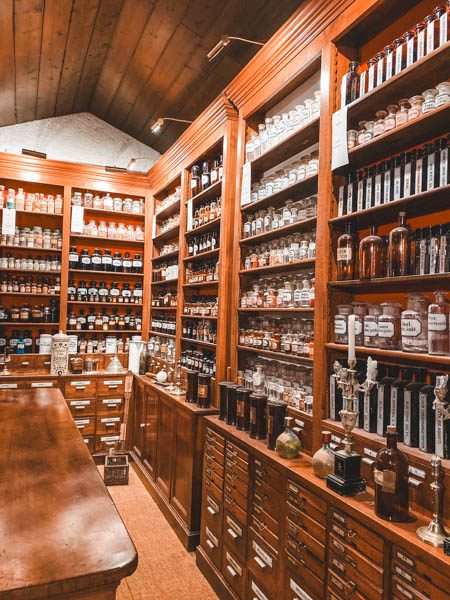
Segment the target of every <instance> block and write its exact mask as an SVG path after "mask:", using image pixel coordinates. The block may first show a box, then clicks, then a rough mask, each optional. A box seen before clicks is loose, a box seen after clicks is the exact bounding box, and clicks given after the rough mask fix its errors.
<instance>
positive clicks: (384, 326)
mask: <svg viewBox="0 0 450 600" xmlns="http://www.w3.org/2000/svg"><path fill="white" fill-rule="evenodd" d="M380 306H381V309H382V311H383V314H381V315H380V316H379V317H378V347H379V348H382V349H384V350H397V349H398V348H400V339H401V338H400V320H401V312H400V311H401V308H402V306H401V304H398V303H397V302H383V303H382V304H381V305H380Z"/></svg>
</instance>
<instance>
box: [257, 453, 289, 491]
mask: <svg viewBox="0 0 450 600" xmlns="http://www.w3.org/2000/svg"><path fill="white" fill-rule="evenodd" d="M253 464H254V474H255V482H256V480H259V481H263V482H265V483H267V484H268V485H270V486H271V487H273V488H275V490H277V491H279V490H282V489H283V476H282V475H281V473H280V472H279V471H277V470H276V469H274V468H273V467H270V466H269V465H268V464H267V463H265V462H263V461H261V460H259V458H255V460H254V463H253Z"/></svg>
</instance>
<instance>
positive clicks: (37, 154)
mask: <svg viewBox="0 0 450 600" xmlns="http://www.w3.org/2000/svg"><path fill="white" fill-rule="evenodd" d="M22 154H25V156H34V157H35V158H47V154H46V153H45V152H38V151H37V150H28V149H27V148H22Z"/></svg>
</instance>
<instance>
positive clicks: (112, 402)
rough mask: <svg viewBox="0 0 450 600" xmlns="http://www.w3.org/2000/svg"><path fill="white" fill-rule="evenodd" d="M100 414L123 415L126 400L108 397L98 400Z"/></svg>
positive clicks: (118, 397) (120, 397)
mask: <svg viewBox="0 0 450 600" xmlns="http://www.w3.org/2000/svg"><path fill="white" fill-rule="evenodd" d="M96 404H97V413H98V414H104V415H109V414H114V415H121V414H122V413H123V406H124V399H123V397H122V396H107V397H98V398H97V403H96Z"/></svg>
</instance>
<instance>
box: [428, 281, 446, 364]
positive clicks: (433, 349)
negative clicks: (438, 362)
mask: <svg viewBox="0 0 450 600" xmlns="http://www.w3.org/2000/svg"><path fill="white" fill-rule="evenodd" d="M446 296H447V292H445V291H442V290H438V291H436V292H434V297H435V301H434V302H433V303H432V304H430V306H429V307H428V353H429V354H437V355H448V354H449V353H450V347H449V344H450V334H449V304H448V302H447V300H446Z"/></svg>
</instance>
